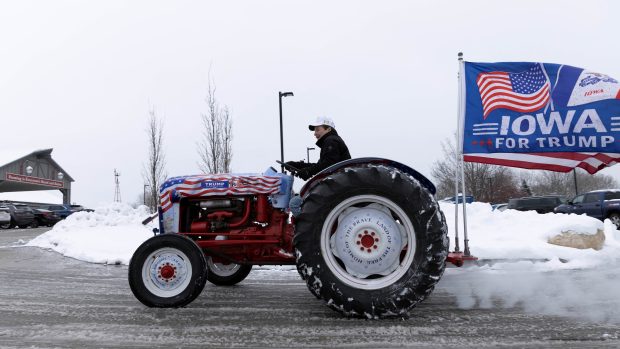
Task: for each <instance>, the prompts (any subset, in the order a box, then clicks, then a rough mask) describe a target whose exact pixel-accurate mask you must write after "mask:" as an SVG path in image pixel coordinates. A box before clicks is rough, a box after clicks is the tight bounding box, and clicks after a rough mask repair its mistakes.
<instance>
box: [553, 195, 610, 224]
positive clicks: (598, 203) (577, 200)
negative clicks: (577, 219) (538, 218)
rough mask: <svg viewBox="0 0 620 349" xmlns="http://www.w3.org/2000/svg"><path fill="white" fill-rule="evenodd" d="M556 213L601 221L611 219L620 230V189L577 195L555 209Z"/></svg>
mask: <svg viewBox="0 0 620 349" xmlns="http://www.w3.org/2000/svg"><path fill="white" fill-rule="evenodd" d="M554 212H556V213H576V214H583V213H585V214H586V215H588V216H590V217H594V218H597V219H600V220H605V219H606V218H609V219H610V220H611V221H612V222H613V223H614V224H615V225H616V227H618V228H620V189H607V190H594V191H590V192H587V193H585V194H581V195H577V196H575V197H574V198H572V199H571V200H569V201H568V202H567V203H566V204H564V205H560V206H558V207H556V208H555V210H554Z"/></svg>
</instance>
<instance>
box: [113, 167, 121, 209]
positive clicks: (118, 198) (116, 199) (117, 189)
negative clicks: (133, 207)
mask: <svg viewBox="0 0 620 349" xmlns="http://www.w3.org/2000/svg"><path fill="white" fill-rule="evenodd" d="M120 175H121V174H120V173H119V172H118V171H116V169H114V183H115V184H116V187H115V189H114V202H121V185H120V183H119V181H118V177H120Z"/></svg>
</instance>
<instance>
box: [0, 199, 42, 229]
mask: <svg viewBox="0 0 620 349" xmlns="http://www.w3.org/2000/svg"><path fill="white" fill-rule="evenodd" d="M3 207H6V208H8V209H9V213H10V215H11V221H10V222H9V223H8V224H4V225H2V226H1V227H2V228H3V229H7V228H13V227H15V226H18V227H20V228H26V227H28V226H30V225H31V224H32V222H34V212H33V211H32V209H31V208H30V207H28V206H27V205H23V204H4V206H3Z"/></svg>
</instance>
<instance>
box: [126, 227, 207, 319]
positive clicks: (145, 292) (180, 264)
mask: <svg viewBox="0 0 620 349" xmlns="http://www.w3.org/2000/svg"><path fill="white" fill-rule="evenodd" d="M206 274H207V262H206V258H205V256H204V253H203V252H202V250H201V249H200V247H198V245H196V243H194V242H193V241H192V240H190V239H188V238H187V237H184V236H182V235H177V234H163V235H157V236H154V237H152V238H150V239H148V240H146V241H145V242H144V243H143V244H142V245H140V247H138V249H137V250H136V252H135V253H134V254H133V256H132V257H131V261H130V262H129V286H130V288H131V291H132V292H133V294H134V295H135V296H136V298H137V299H138V300H139V301H140V302H142V303H143V304H144V305H146V306H149V307H156V308H169V307H182V306H185V305H187V304H189V303H190V302H191V301H193V300H194V299H196V297H198V295H200V293H201V292H202V290H203V288H204V286H205V283H206V281H207V275H206Z"/></svg>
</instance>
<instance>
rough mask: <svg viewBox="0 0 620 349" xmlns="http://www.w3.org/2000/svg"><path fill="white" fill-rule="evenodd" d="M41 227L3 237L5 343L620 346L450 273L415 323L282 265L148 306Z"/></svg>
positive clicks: (0, 293)
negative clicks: (339, 301) (337, 294)
mask: <svg viewBox="0 0 620 349" xmlns="http://www.w3.org/2000/svg"><path fill="white" fill-rule="evenodd" d="M45 230H46V229H44V228H39V229H15V230H0V299H1V301H0V302H1V303H0V347H1V348H158V347H162V348H163V347H165V348H210V347H214V348H218V347H235V348H264V347H278V348H305V347H310V348H311V347H325V348H333V347H351V348H384V347H394V348H400V347H416V348H443V347H446V348H481V347H515V348H543V347H544V348H600V347H609V348H618V347H620V325H617V324H604V323H602V324H601V323H594V322H590V321H586V320H580V319H574V318H562V317H553V316H543V315H532V314H526V313H524V312H523V311H521V310H519V309H518V308H510V309H504V308H501V307H498V308H494V309H469V310H463V309H459V308H458V307H457V305H456V301H455V299H454V297H453V296H452V295H451V293H450V292H448V290H449V289H450V288H458V287H459V284H458V282H459V281H458V279H456V278H450V277H449V276H444V278H443V279H442V280H441V282H440V283H439V285H438V287H437V288H436V289H435V291H434V292H433V294H432V295H431V296H430V298H429V299H427V300H426V301H425V302H423V303H422V304H420V305H419V306H418V307H417V308H416V309H415V311H414V312H413V314H412V317H411V318H409V319H407V320H400V319H394V320H379V321H376V320H375V321H371V320H360V319H345V318H342V317H341V316H340V315H339V314H337V313H335V312H333V311H332V310H330V309H329V308H327V307H326V306H325V305H324V304H323V303H322V301H319V300H317V299H316V298H315V297H314V296H312V295H311V294H310V292H309V291H308V290H307V288H306V286H305V285H304V284H303V282H302V281H301V280H300V279H299V276H298V275H297V272H296V271H295V270H291V269H286V268H284V269H281V270H271V269H267V268H256V269H255V270H254V271H252V273H251V274H250V276H249V277H248V278H247V279H246V280H244V281H243V282H242V283H240V284H239V285H237V286H234V287H216V286H212V285H207V287H206V288H205V290H204V291H203V293H202V294H201V295H200V296H199V297H198V298H197V299H196V300H195V301H194V302H193V303H191V304H190V305H189V306H187V307H185V308H181V309H151V308H147V307H145V306H143V305H142V304H141V303H139V302H138V301H137V300H136V299H135V298H134V297H133V295H132V293H131V291H130V289H129V285H128V283H127V267H126V266H117V265H98V264H91V263H85V262H82V261H78V260H75V259H70V258H66V257H63V256H62V255H60V254H58V253H55V252H51V251H45V250H41V249H38V248H32V247H23V246H22V245H23V244H24V242H26V241H28V240H30V239H32V238H33V237H35V236H37V235H39V234H41V233H43V232H44V231H45ZM619 310H620V309H619Z"/></svg>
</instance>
